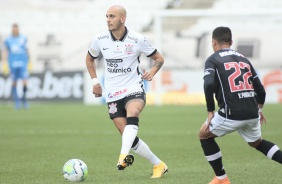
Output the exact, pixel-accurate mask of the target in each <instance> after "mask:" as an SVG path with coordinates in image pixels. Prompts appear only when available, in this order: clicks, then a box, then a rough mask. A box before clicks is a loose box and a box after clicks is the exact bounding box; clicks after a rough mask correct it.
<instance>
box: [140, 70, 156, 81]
mask: <svg viewBox="0 0 282 184" xmlns="http://www.w3.org/2000/svg"><path fill="white" fill-rule="evenodd" d="M142 71H143V74H142V77H141V79H144V80H147V81H151V80H153V77H154V76H153V75H152V74H150V73H149V72H146V71H145V69H142Z"/></svg>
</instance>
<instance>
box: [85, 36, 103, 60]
mask: <svg viewBox="0 0 282 184" xmlns="http://www.w3.org/2000/svg"><path fill="white" fill-rule="evenodd" d="M88 53H89V54H90V55H91V56H92V57H93V58H97V57H98V56H99V54H100V48H99V42H98V37H97V36H96V37H95V38H94V39H93V41H92V43H91V45H90V48H89V49H88Z"/></svg>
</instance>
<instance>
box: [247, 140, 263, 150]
mask: <svg viewBox="0 0 282 184" xmlns="http://www.w3.org/2000/svg"><path fill="white" fill-rule="evenodd" d="M261 141H262V139H261V138H259V139H258V140H256V141H255V142H248V144H249V146H251V147H253V148H257V147H258V146H259V144H260V143H261Z"/></svg>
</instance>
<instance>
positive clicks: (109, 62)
mask: <svg viewBox="0 0 282 184" xmlns="http://www.w3.org/2000/svg"><path fill="white" fill-rule="evenodd" d="M106 17H107V25H108V30H106V31H104V32H102V33H100V34H98V35H96V36H95V37H94V39H93V41H92V43H91V46H90V48H89V50H88V54H87V56H86V66H87V69H88V72H89V74H90V76H91V78H92V82H93V94H94V95H95V97H101V96H102V87H101V85H100V81H99V80H98V79H97V74H96V66H95V62H94V61H95V59H97V57H98V56H99V54H102V55H103V58H104V63H105V81H104V86H105V89H104V90H105V92H104V94H105V99H106V102H107V104H108V110H109V116H110V118H111V119H112V120H113V122H114V124H115V126H116V127H117V129H118V131H119V132H120V134H121V135H122V147H121V151H120V156H119V159H118V163H117V169H118V170H124V169H125V168H126V167H127V166H129V165H131V164H132V163H133V161H134V157H133V155H131V154H129V151H130V149H132V151H133V152H135V153H136V154H137V155H139V156H141V157H143V158H145V159H147V160H148V161H149V162H150V163H151V164H152V165H153V166H154V168H153V175H152V177H151V178H160V177H161V176H162V175H163V174H164V173H166V172H167V171H168V167H167V165H166V164H165V163H164V162H163V161H161V160H160V159H159V158H158V157H157V156H156V155H155V154H154V153H153V152H152V151H151V150H150V148H149V147H148V145H147V144H146V143H145V142H144V141H143V140H141V139H140V138H139V137H137V132H138V124H139V115H140V113H141V112H142V110H143V108H144V107H145V104H146V94H145V91H144V83H143V81H144V80H147V81H151V80H152V79H153V77H154V75H155V74H156V73H157V72H158V71H159V69H160V68H161V66H162V65H163V63H164V59H163V57H162V55H161V54H160V53H159V52H158V51H157V49H156V48H155V47H153V46H152V45H151V44H150V42H149V41H148V40H147V39H146V38H145V37H144V36H142V35H140V34H138V33H136V32H134V31H132V30H130V29H128V28H127V27H126V26H125V25H124V24H125V21H126V10H125V8H124V7H122V6H120V5H114V6H112V7H110V8H109V10H108V11H107V14H106ZM141 53H143V54H145V55H146V56H147V57H150V58H152V59H153V60H154V64H153V66H152V68H151V69H150V71H148V72H147V71H142V70H141V69H140V67H139V63H140V55H141Z"/></svg>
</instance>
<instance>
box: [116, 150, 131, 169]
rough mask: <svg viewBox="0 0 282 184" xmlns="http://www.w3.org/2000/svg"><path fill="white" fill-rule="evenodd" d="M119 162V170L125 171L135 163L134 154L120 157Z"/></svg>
mask: <svg viewBox="0 0 282 184" xmlns="http://www.w3.org/2000/svg"><path fill="white" fill-rule="evenodd" d="M119 158H120V159H119V161H118V164H117V169H118V170H119V171H123V170H124V169H125V168H126V167H127V166H131V165H132V164H133V162H134V156H133V155H132V154H129V155H126V156H125V155H124V154H122V155H120V156H119Z"/></svg>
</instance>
